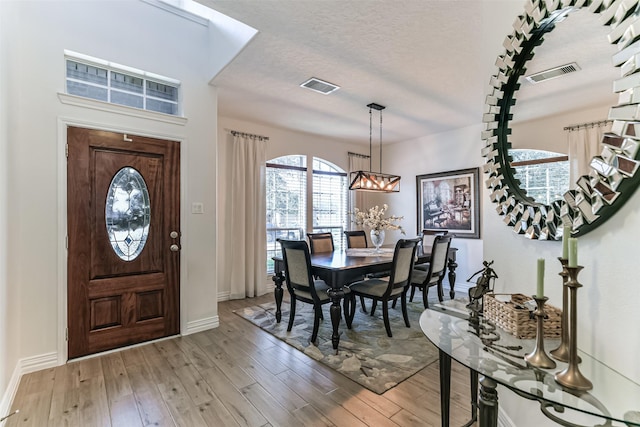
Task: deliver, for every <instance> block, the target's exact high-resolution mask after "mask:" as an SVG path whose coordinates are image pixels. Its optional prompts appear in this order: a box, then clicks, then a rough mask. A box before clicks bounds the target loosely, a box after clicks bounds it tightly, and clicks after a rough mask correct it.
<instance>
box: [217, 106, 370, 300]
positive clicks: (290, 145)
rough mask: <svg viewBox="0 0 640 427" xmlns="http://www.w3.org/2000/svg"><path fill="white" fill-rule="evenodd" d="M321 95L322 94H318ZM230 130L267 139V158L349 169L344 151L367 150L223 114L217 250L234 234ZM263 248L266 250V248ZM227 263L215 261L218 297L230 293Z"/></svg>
mask: <svg viewBox="0 0 640 427" xmlns="http://www.w3.org/2000/svg"><path fill="white" fill-rule="evenodd" d="M319 96H321V95H319ZM229 130H236V131H239V132H245V133H250V134H254V135H261V136H265V137H268V138H269V141H266V142H265V144H266V145H267V160H269V159H274V158H276V157H280V156H286V155H290V154H301V155H306V156H309V158H311V157H314V156H315V157H320V158H323V159H325V160H327V161H329V162H331V163H333V164H335V165H336V166H338V167H340V168H341V169H343V170H345V171H347V170H348V168H349V159H348V155H347V153H348V152H349V151H353V152H357V153H364V152H367V151H368V146H367V147H366V149H365V146H363V145H358V144H350V143H346V142H344V141H336V140H330V139H327V138H324V137H319V136H318V135H311V134H305V133H300V132H292V131H288V130H283V129H280V128H276V127H273V126H267V125H264V124H257V123H251V122H246V121H242V120H236V119H230V118H226V117H219V118H218V141H219V144H218V167H217V169H218V176H219V177H220V179H219V180H218V181H217V184H218V205H219V206H220V209H218V212H217V214H218V218H217V222H218V239H217V240H218V248H219V253H221V254H222V253H223V252H222V248H224V247H225V246H226V244H227V242H228V241H229V239H231V238H232V237H233V236H230V235H229V233H227V228H226V225H227V224H228V218H229V215H230V212H229V210H228V209H227V207H228V205H229V200H230V195H229V188H228V185H227V184H228V183H229V180H230V177H231V170H230V168H229V166H230V165H231V164H232V162H231V155H232V148H231V144H232V139H231V137H230V135H229V132H228V131H229ZM265 250H266V249H265ZM225 265H226V263H225V262H224V260H223V258H222V256H221V257H220V260H219V263H218V284H219V288H218V299H219V300H224V299H228V297H229V292H230V285H229V271H228V270H227V269H226V268H225ZM265 280H266V281H267V283H268V284H270V285H273V281H272V280H271V276H267V275H266V273H265Z"/></svg>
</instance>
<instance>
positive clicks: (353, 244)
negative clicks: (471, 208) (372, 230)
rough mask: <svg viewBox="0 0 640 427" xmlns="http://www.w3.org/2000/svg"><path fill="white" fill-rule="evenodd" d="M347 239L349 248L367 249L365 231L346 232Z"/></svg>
mask: <svg viewBox="0 0 640 427" xmlns="http://www.w3.org/2000/svg"><path fill="white" fill-rule="evenodd" d="M344 235H345V237H346V238H347V248H349V249H351V248H367V247H368V245H367V233H365V232H364V230H352V231H348V230H347V231H345V232H344Z"/></svg>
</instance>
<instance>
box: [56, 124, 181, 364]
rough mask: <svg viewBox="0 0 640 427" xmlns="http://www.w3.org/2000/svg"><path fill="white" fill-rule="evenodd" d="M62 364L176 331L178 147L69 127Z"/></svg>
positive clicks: (178, 252) (178, 208)
mask: <svg viewBox="0 0 640 427" xmlns="http://www.w3.org/2000/svg"><path fill="white" fill-rule="evenodd" d="M67 144H68V155H67V192H68V194H67V229H68V254H67V256H68V261H67V266H68V282H67V309H68V319H67V324H68V338H69V343H68V356H69V358H70V359H72V358H75V357H79V356H84V355H87V354H92V353H96V352H100V351H105V350H110V349H114V348H118V347H122V346H125V345H130V344H135V343H139V342H143V341H148V340H151V339H156V338H160V337H166V336H169V335H175V334H177V333H178V332H179V323H180V322H179V319H180V316H179V307H180V304H179V294H180V293H179V278H180V271H179V268H180V251H179V249H180V246H179V245H180V228H179V227H180V143H179V142H177V141H165V140H159V139H154V138H146V137H140V136H134V135H125V134H120V133H115V132H107V131H99V130H91V129H83V128H77V127H68V128H67Z"/></svg>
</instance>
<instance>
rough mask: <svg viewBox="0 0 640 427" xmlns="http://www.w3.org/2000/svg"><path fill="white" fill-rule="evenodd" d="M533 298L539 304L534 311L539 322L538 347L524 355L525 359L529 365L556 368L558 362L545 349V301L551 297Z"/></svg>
mask: <svg viewBox="0 0 640 427" xmlns="http://www.w3.org/2000/svg"><path fill="white" fill-rule="evenodd" d="M533 299H534V300H535V301H536V305H537V308H536V311H534V312H533V314H534V315H535V316H536V320H537V322H538V324H537V331H536V347H535V348H534V349H533V351H532V352H531V353H529V354H527V355H526V356H524V360H526V361H527V363H528V364H529V365H531V366H534V367H536V368H543V369H550V368H555V367H556V362H554V361H553V359H551V358H550V357H549V355H548V354H547V353H546V352H545V351H544V316H545V312H544V303H545V302H547V300H548V299H549V298H547V297H538V296H535V295H534V297H533Z"/></svg>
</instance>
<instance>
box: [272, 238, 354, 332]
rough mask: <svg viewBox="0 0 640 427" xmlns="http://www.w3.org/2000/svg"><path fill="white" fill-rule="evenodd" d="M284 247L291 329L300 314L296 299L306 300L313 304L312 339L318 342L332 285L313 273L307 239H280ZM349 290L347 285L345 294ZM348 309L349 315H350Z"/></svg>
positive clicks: (283, 255)
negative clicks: (297, 313)
mask: <svg viewBox="0 0 640 427" xmlns="http://www.w3.org/2000/svg"><path fill="white" fill-rule="evenodd" d="M278 242H280V246H281V247H282V259H283V261H284V274H285V280H286V283H287V290H288V291H289V295H290V296H291V303H290V304H291V309H290V312H289V324H288V325H287V331H288V332H290V331H291V329H292V328H293V321H294V318H295V315H296V301H302V302H305V303H307V304H312V305H313V331H312V332H311V340H310V341H311V342H312V343H315V342H316V339H317V338H318V329H319V328H320V320H322V318H323V316H322V306H323V305H324V304H328V303H330V302H331V299H330V298H329V295H327V290H328V289H329V285H327V284H326V283H325V281H324V280H322V279H314V278H313V276H312V274H311V257H310V254H309V246H308V245H307V242H305V241H304V240H283V239H278ZM348 293H349V290H348V288H345V294H347V295H348ZM346 313H347V311H346V308H345V317H346Z"/></svg>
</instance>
